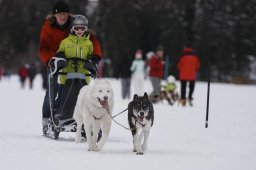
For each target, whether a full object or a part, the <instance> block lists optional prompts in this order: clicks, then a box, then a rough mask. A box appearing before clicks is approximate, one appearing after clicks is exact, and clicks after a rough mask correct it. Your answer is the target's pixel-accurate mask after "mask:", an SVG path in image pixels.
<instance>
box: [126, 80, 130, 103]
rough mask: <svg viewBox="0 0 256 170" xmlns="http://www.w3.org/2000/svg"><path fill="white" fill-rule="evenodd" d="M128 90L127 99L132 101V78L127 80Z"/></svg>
mask: <svg viewBox="0 0 256 170" xmlns="http://www.w3.org/2000/svg"><path fill="white" fill-rule="evenodd" d="M126 90H127V94H126V96H127V98H128V99H130V97H131V78H127V79H126Z"/></svg>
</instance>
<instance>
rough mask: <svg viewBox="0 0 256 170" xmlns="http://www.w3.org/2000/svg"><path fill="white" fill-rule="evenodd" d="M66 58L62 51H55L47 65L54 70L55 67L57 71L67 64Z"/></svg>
mask: <svg viewBox="0 0 256 170" xmlns="http://www.w3.org/2000/svg"><path fill="white" fill-rule="evenodd" d="M67 64H68V63H67V58H66V56H65V53H64V52H63V51H59V52H57V53H56V55H55V57H53V58H52V59H51V60H50V61H49V62H48V66H49V67H50V68H51V69H52V70H54V69H55V68H57V71H59V70H61V69H62V68H64V67H66V66H67Z"/></svg>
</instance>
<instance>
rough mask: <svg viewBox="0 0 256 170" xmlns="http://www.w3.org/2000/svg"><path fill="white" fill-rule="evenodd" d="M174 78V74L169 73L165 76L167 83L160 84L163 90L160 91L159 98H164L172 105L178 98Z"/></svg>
mask: <svg viewBox="0 0 256 170" xmlns="http://www.w3.org/2000/svg"><path fill="white" fill-rule="evenodd" d="M175 80H176V79H175V77H174V76H172V75H169V76H168V77H167V84H165V85H162V88H163V91H162V92H161V98H164V99H166V100H167V101H168V103H169V104H170V105H173V104H174V103H175V102H176V101H177V100H178V98H179V95H178V93H177V92H176V89H177V85H176V83H175Z"/></svg>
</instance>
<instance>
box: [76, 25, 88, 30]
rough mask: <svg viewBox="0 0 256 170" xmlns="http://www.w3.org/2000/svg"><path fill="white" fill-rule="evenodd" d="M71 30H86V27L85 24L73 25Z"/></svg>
mask: <svg viewBox="0 0 256 170" xmlns="http://www.w3.org/2000/svg"><path fill="white" fill-rule="evenodd" d="M73 30H74V31H79V30H81V31H85V30H87V27H86V26H73Z"/></svg>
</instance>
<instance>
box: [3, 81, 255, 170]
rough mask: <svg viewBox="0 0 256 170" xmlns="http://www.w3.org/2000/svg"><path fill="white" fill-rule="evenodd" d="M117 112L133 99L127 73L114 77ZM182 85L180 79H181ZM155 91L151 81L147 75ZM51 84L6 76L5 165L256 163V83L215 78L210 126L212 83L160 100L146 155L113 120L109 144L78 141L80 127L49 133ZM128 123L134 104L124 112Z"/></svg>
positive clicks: (251, 169)
mask: <svg viewBox="0 0 256 170" xmlns="http://www.w3.org/2000/svg"><path fill="white" fill-rule="evenodd" d="M110 82H111V85H112V87H113V89H114V92H115V107H114V112H113V114H117V113H119V112H121V111H122V110H124V109H125V108H126V107H127V104H128V102H129V100H122V99H121V95H120V92H121V90H120V84H121V83H120V80H116V79H111V80H110ZM178 85H179V83H178ZM146 90H147V91H148V92H150V90H151V85H150V82H149V81H148V80H147V81H146ZM44 94H45V92H44V91H43V90H42V89H41V77H40V76H37V77H36V80H35V88H34V89H32V90H30V89H28V88H27V87H26V88H25V89H21V88H20V84H19V82H18V77H16V76H12V77H11V79H10V80H6V79H4V80H2V81H0V103H1V107H0V115H1V119H0V127H1V128H0V169H1V170H27V169H36V170H46V169H47V170H56V169H62V170H70V169H73V170H82V169H93V170H102V169H106V170H108V169H109V170H110V169H111V170H115V169H116V170H119V169H122V170H131V169H148V170H149V169H152V170H155V169H163V170H164V169H166V170H167V169H169V170H188V169H189V170H202V169H206V170H241V169H246V170H255V169H256V115H255V114H256V112H255V109H256V108H255V96H256V87H255V86H250V85H232V84H221V83H213V84H212V85H211V96H210V100H211V101H210V116H209V128H207V129H205V128H204V123H205V111H206V94H207V84H206V83H204V82H198V83H197V84H196V89H195V93H194V98H195V101H194V107H188V106H187V107H184V108H182V107H180V106H178V105H175V106H169V105H168V104H167V103H166V102H163V103H159V104H156V105H154V110H155V122H154V126H153V127H152V129H151V133H150V136H149V146H148V151H147V152H146V153H145V154H144V155H136V154H135V153H133V152H132V136H131V133H130V132H129V131H128V130H126V129H123V128H122V127H120V126H118V125H117V124H115V123H114V122H113V124H112V129H111V132H110V136H109V138H108V140H107V142H106V144H105V146H104V148H103V150H102V151H101V152H89V151H87V143H85V141H83V142H82V143H80V144H75V142H74V136H75V133H65V132H62V133H60V138H59V140H57V141H56V140H52V139H49V138H46V137H44V136H42V130H41V108H42V102H43V98H44ZM116 120H117V121H119V122H120V123H122V124H124V125H125V126H127V112H125V113H124V114H122V115H120V116H118V117H116Z"/></svg>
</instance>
